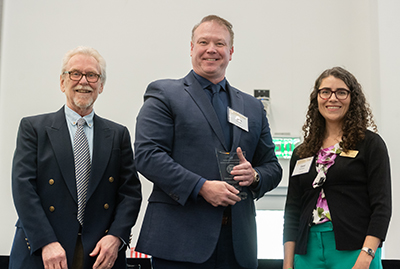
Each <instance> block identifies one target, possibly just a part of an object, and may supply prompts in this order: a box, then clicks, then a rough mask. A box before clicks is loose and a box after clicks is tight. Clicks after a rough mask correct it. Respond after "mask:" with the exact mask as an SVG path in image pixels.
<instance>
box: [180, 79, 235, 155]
mask: <svg viewBox="0 0 400 269" xmlns="http://www.w3.org/2000/svg"><path fill="white" fill-rule="evenodd" d="M184 84H185V90H186V91H187V92H188V93H189V94H190V96H191V97H192V99H193V101H194V102H195V103H196V104H197V106H198V107H199V108H200V110H201V111H202V112H203V115H204V117H205V118H206V119H207V121H208V122H209V124H210V126H211V128H212V129H213V131H214V133H215V135H216V136H217V137H218V139H219V140H220V142H221V144H222V145H223V146H224V148H225V150H226V151H228V148H227V147H226V144H225V138H224V133H223V132H222V128H221V124H220V123H219V120H218V117H217V114H216V113H215V111H214V108H213V106H212V104H211V102H210V100H209V99H208V97H207V95H206V93H205V92H204V90H203V88H202V87H201V85H200V83H199V82H198V81H197V80H196V78H195V77H194V75H193V74H191V73H190V74H189V75H187V76H186V77H185V78H184Z"/></svg>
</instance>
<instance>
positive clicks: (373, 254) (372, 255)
mask: <svg viewBox="0 0 400 269" xmlns="http://www.w3.org/2000/svg"><path fill="white" fill-rule="evenodd" d="M361 250H362V251H365V252H367V254H368V255H369V256H371V257H372V259H373V258H375V251H374V250H373V249H371V248H369V247H363V248H362V249H361Z"/></svg>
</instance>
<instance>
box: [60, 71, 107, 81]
mask: <svg viewBox="0 0 400 269" xmlns="http://www.w3.org/2000/svg"><path fill="white" fill-rule="evenodd" d="M63 74H69V78H70V79H71V80H74V81H80V80H81V79H82V77H83V76H85V77H86V80H87V81H88V82H91V83H95V82H97V81H99V78H101V75H100V74H96V73H93V72H89V73H86V74H83V73H81V72H79V71H64V72H63Z"/></svg>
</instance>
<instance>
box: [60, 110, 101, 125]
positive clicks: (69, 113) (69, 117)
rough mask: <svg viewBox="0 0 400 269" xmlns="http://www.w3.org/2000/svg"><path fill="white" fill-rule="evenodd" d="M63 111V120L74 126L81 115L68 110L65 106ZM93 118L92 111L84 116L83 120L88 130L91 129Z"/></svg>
mask: <svg viewBox="0 0 400 269" xmlns="http://www.w3.org/2000/svg"><path fill="white" fill-rule="evenodd" d="M64 108H65V109H64V111H65V118H66V119H67V121H68V122H70V123H71V124H72V125H76V123H77V122H78V120H79V119H80V118H82V116H81V115H79V114H78V113H76V112H75V111H73V110H72V109H70V108H69V107H68V106H67V105H65V106H64ZM93 117H94V110H92V112H91V113H90V114H89V115H86V116H84V117H83V118H84V119H85V120H86V123H87V126H88V127H89V128H92V127H93Z"/></svg>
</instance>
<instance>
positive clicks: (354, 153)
mask: <svg viewBox="0 0 400 269" xmlns="http://www.w3.org/2000/svg"><path fill="white" fill-rule="evenodd" d="M357 154H358V150H349V151H348V152H344V151H342V152H341V153H340V156H342V157H349V158H355V157H356V156H357Z"/></svg>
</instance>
